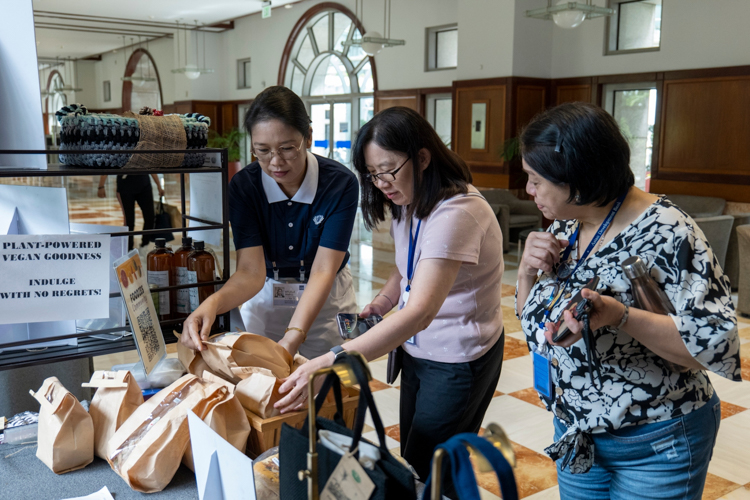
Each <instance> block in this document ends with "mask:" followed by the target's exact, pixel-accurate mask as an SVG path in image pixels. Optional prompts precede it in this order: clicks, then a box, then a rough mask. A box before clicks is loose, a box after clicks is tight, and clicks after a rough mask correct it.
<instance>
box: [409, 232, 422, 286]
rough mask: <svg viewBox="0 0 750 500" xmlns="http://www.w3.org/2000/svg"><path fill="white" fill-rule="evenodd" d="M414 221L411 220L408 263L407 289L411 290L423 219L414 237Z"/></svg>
mask: <svg viewBox="0 0 750 500" xmlns="http://www.w3.org/2000/svg"><path fill="white" fill-rule="evenodd" d="M413 225H414V221H413V220H412V221H411V222H409V259H408V261H407V264H406V291H407V292H408V291H409V290H411V279H412V278H413V277H414V254H415V253H416V251H417V239H419V228H420V227H421V226H422V221H421V220H420V221H419V222H418V223H417V234H415V235H414V237H413V238H412V228H413Z"/></svg>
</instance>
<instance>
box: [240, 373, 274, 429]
mask: <svg viewBox="0 0 750 500" xmlns="http://www.w3.org/2000/svg"><path fill="white" fill-rule="evenodd" d="M246 373H247V378H245V379H244V380H240V382H239V383H238V384H237V388H236V389H235V391H234V394H235V396H237V399H239V401H240V403H241V404H242V406H243V407H244V408H247V409H248V410H250V411H251V412H253V413H255V414H256V415H258V416H259V417H261V418H271V417H275V416H277V415H280V414H281V412H279V410H277V409H276V408H274V407H273V405H274V404H276V402H277V401H278V400H279V399H281V397H282V396H281V394H279V387H281V380H279V379H278V378H276V377H274V375H273V373H272V372H271V370H268V369H266V368H258V367H254V368H250V369H249V371H247V372H246Z"/></svg>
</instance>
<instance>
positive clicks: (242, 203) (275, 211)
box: [229, 152, 359, 278]
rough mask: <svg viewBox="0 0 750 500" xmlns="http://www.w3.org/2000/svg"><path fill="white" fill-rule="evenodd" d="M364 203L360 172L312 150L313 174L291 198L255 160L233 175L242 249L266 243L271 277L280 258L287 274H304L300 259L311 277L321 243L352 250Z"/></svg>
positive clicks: (234, 219)
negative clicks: (351, 246) (360, 204)
mask: <svg viewBox="0 0 750 500" xmlns="http://www.w3.org/2000/svg"><path fill="white" fill-rule="evenodd" d="M358 201H359V183H358V182H357V177H356V175H354V173H353V172H352V171H351V170H349V169H347V168H346V167H344V166H343V165H341V164H340V163H338V162H336V161H333V160H330V159H328V158H323V157H320V156H317V155H314V154H312V153H310V152H308V153H307V172H306V173H305V178H304V179H303V181H302V184H301V185H300V188H299V190H298V191H297V193H295V195H294V196H293V197H292V198H291V199H289V198H288V197H287V196H286V195H285V194H284V192H283V191H282V190H281V188H280V187H279V185H278V184H277V183H276V181H275V180H274V179H272V178H271V177H270V176H269V175H268V174H266V173H265V172H263V170H262V169H261V168H260V165H259V164H258V162H257V161H256V162H254V163H251V164H250V165H248V166H247V167H246V168H244V169H242V170H241V171H240V172H238V173H237V174H235V176H234V177H232V182H231V183H230V185H229V220H230V222H231V223H232V232H233V236H234V246H235V248H236V249H237V250H239V249H241V248H249V247H255V246H261V245H262V246H263V251H264V253H265V256H266V270H267V272H266V275H267V276H268V277H272V276H273V272H272V270H271V269H272V267H273V266H272V262H274V261H275V262H276V267H277V268H278V269H279V276H280V277H282V278H297V277H299V268H300V260H304V262H305V268H306V270H307V273H308V275H309V272H310V269H311V267H312V263H313V260H314V259H315V254H316V252H317V251H318V247H319V246H323V247H325V248H331V249H333V250H339V251H342V252H346V256H345V258H344V260H343V262H342V263H341V268H340V269H339V270H341V269H343V267H344V266H345V265H346V264H347V262H349V252H348V248H349V241H350V239H351V236H352V229H353V228H354V219H355V217H356V215H357V204H358Z"/></svg>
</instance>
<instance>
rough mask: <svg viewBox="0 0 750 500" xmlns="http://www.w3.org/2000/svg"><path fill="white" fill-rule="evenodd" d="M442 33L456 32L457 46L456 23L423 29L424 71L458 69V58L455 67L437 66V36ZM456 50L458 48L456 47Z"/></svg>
mask: <svg viewBox="0 0 750 500" xmlns="http://www.w3.org/2000/svg"><path fill="white" fill-rule="evenodd" d="M444 31H456V43H457V44H458V23H451V24H443V25H441V26H432V27H429V28H425V48H424V70H425V72H427V71H445V70H451V69H456V68H458V57H456V66H443V67H438V66H437V58H438V53H437V52H438V51H437V38H438V37H437V35H438V33H442V32H444ZM456 50H458V47H456Z"/></svg>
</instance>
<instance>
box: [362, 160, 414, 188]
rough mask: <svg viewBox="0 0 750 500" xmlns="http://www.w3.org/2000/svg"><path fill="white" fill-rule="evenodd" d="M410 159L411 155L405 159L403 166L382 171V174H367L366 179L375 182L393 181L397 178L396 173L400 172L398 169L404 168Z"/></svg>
mask: <svg viewBox="0 0 750 500" xmlns="http://www.w3.org/2000/svg"><path fill="white" fill-rule="evenodd" d="M410 159H411V158H410V157H407V158H406V161H404V163H402V164H401V166H400V167H398V168H397V169H396V170H391V171H390V172H382V173H380V174H365V180H366V181H370V182H373V183H374V182H376V181H382V182H393V181H395V180H396V174H397V173H398V171H399V170H401V169H402V168H404V165H406V162H408V161H409V160H410Z"/></svg>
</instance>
